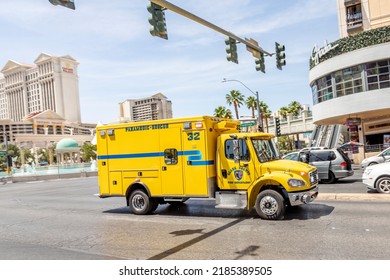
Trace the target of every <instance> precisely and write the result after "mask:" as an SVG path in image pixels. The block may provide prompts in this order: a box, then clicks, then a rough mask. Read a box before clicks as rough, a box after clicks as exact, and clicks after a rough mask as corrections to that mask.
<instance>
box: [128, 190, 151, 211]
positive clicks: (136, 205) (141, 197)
mask: <svg viewBox="0 0 390 280" xmlns="http://www.w3.org/2000/svg"><path fill="white" fill-rule="evenodd" d="M155 205H157V206H158V204H155V203H153V202H152V201H151V200H150V199H149V196H148V195H147V194H146V193H145V192H144V191H142V190H135V191H133V192H132V193H131V194H130V199H129V206H130V211H131V212H133V213H134V214H136V215H145V214H148V213H149V212H151V210H155V209H153V208H154V206H155ZM156 208H157V207H156Z"/></svg>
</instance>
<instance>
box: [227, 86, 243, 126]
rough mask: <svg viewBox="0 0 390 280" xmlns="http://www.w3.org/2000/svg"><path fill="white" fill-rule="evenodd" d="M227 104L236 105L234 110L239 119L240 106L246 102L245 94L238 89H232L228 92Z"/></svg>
mask: <svg viewBox="0 0 390 280" xmlns="http://www.w3.org/2000/svg"><path fill="white" fill-rule="evenodd" d="M226 102H227V104H229V106H230V105H232V104H233V106H234V111H235V112H236V119H237V120H238V119H239V115H238V108H239V107H240V105H242V104H243V103H244V95H242V94H241V92H239V91H238V90H231V91H230V92H229V93H228V94H226Z"/></svg>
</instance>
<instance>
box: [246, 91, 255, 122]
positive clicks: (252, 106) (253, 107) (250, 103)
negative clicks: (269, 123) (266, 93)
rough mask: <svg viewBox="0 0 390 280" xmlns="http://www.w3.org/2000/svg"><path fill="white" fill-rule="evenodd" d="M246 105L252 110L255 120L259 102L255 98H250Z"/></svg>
mask: <svg viewBox="0 0 390 280" xmlns="http://www.w3.org/2000/svg"><path fill="white" fill-rule="evenodd" d="M245 105H246V107H247V108H248V109H251V110H252V118H255V110H256V111H257V100H256V98H255V97H254V96H249V97H248V98H247V99H246V100H245Z"/></svg>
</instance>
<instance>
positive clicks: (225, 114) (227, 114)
mask: <svg viewBox="0 0 390 280" xmlns="http://www.w3.org/2000/svg"><path fill="white" fill-rule="evenodd" d="M214 117H217V118H226V119H232V118H233V115H232V111H230V109H226V107H225V106H219V107H217V108H215V110H214Z"/></svg>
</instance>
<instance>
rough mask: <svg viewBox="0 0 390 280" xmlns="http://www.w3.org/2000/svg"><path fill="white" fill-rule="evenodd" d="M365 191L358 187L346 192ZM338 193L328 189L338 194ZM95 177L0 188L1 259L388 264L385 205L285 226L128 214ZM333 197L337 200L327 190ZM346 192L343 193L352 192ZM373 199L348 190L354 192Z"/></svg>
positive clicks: (188, 213) (243, 216)
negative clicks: (100, 192) (100, 188)
mask: <svg viewBox="0 0 390 280" xmlns="http://www.w3.org/2000/svg"><path fill="white" fill-rule="evenodd" d="M349 184H351V188H354V189H355V188H356V189H359V188H360V186H356V185H359V184H361V183H359V182H350V183H345V184H344V183H340V184H337V185H340V186H341V187H340V189H339V190H342V189H343V188H347V187H348V186H347V185H349ZM337 185H334V186H328V185H322V186H321V188H322V189H328V190H329V191H330V190H332V188H333V187H337ZM97 192H98V189H97V178H96V177H90V178H79V179H64V180H55V181H41V182H40V181H36V182H30V183H13V184H7V185H4V186H1V187H0V236H1V239H0V259H3V260H13V259H16V260H20V259H23V260H30V259H33V260H51V259H55V260H56V259H59V260H66V259H71V260H84V259H90V260H99V259H104V260H109V259H129V260H174V259H183V260H191V259H199V260H211V259H224V260H236V259H237V260H249V259H271V260H273V259H276V260H285V259H298V260H299V259H302V260H307V259H330V260H333V259H354V260H357V259H388V258H389V256H390V246H389V245H388V233H389V230H390V219H388V217H389V215H390V207H389V203H390V202H388V201H386V199H387V198H388V197H389V196H387V195H382V194H379V195H380V196H381V197H382V198H386V199H382V200H383V201H382V200H373V199H372V200H367V199H357V198H355V199H334V197H332V196H330V197H328V198H325V199H319V200H317V201H315V202H314V203H312V204H309V205H303V206H298V207H293V208H290V209H288V211H287V213H286V217H285V220H283V221H265V220H261V219H260V218H259V217H258V216H257V214H256V213H255V211H253V210H252V211H245V210H226V209H216V208H214V201H213V200H196V199H193V200H189V201H188V202H186V204H184V205H181V206H179V207H178V206H176V207H174V206H169V205H163V206H159V208H158V209H157V211H156V213H155V214H152V215H146V216H137V215H133V214H130V213H129V210H128V208H127V207H126V206H125V199H124V198H121V197H119V198H107V199H100V198H98V197H97V196H96V194H97ZM328 194H330V195H334V193H331V192H329V193H328ZM347 194H348V193H339V195H347ZM352 194H356V195H364V196H366V195H369V196H371V195H376V194H371V193H367V192H365V193H349V195H352Z"/></svg>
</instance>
